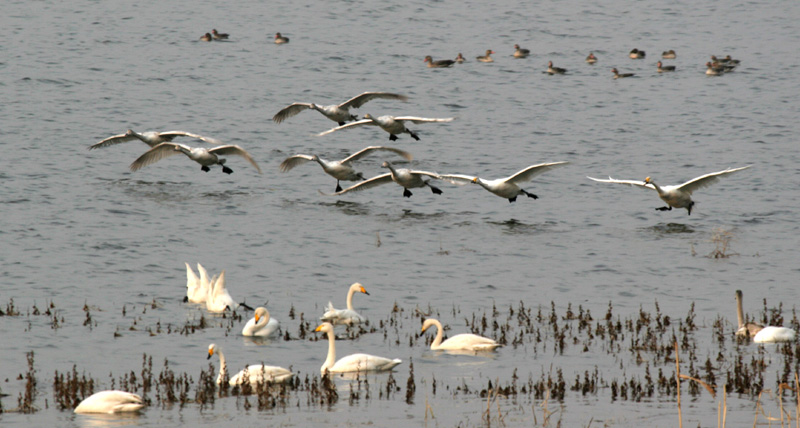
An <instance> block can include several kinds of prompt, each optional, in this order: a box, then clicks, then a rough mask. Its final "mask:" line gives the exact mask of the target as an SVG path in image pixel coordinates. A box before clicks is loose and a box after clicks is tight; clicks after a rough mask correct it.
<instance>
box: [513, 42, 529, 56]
mask: <svg viewBox="0 0 800 428" xmlns="http://www.w3.org/2000/svg"><path fill="white" fill-rule="evenodd" d="M530 54H531V51H530V49H523V48H521V47H519V45H514V58H526V57H527V56H528V55H530Z"/></svg>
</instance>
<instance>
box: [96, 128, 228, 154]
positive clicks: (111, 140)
mask: <svg viewBox="0 0 800 428" xmlns="http://www.w3.org/2000/svg"><path fill="white" fill-rule="evenodd" d="M176 137H191V138H194V139H197V140H202V141H205V142H206V143H210V144H214V145H217V146H218V145H222V141H219V140H217V139H216V138H211V137H206V136H204V135H199V134H193V133H191V132H186V131H168V132H157V131H148V132H142V133H141V134H140V133H138V132H136V131H134V130H132V129H129V130H128V131H127V132H126V133H124V134H119V135H112V136H110V137H108V138H106V139H104V140H102V141H100V142H99V143H96V144H93V145H91V146H89V150H91V149H99V148H101V147H108V146H113V145H114V144H119V143H124V142H126V141H133V140H139V141H142V142H144V143H145V144H147V145H148V146H150V147H155V146H157V145H159V144H161V143H169V142H171V141H172V140H173V139H175V138H176Z"/></svg>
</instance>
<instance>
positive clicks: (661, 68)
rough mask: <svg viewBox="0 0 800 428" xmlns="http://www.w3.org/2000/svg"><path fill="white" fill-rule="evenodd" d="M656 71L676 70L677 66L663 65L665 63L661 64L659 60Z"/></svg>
mask: <svg viewBox="0 0 800 428" xmlns="http://www.w3.org/2000/svg"><path fill="white" fill-rule="evenodd" d="M656 71H658V72H659V73H665V72H670V71H675V66H674V65H663V64H661V61H659V62H658V64H657V68H656Z"/></svg>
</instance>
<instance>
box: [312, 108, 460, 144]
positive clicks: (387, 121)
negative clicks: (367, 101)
mask: <svg viewBox="0 0 800 428" xmlns="http://www.w3.org/2000/svg"><path fill="white" fill-rule="evenodd" d="M454 119H455V118H454V117H446V118H427V117H415V116H380V117H372V115H371V114H369V113H367V114H365V115H364V118H363V119H361V120H358V121H356V122H350V123H346V124H344V125H341V126H337V127H336V128H333V129H329V130H327V131H325V132H320V133H319V134H317V136H319V137H321V136H323V135H328V134H330V133H331V132H334V131H338V130H340V129H345V128H350V127H354V126H364V125H370V126H380V127H381V129H383V130H384V131H386V132H388V133H389V139H390V140H391V141H395V140H397V134H403V133H406V134H408V135H410V136H411V137H412V138H413V139H415V140H417V141H419V137H418V136H417V134H415V133H413V132H411V131H410V130H409V129H408V128H406V126H405V124H404V122H414V123H416V124H420V123H430V122H452V121H453V120H454Z"/></svg>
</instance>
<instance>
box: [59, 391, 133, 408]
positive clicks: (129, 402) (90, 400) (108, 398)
mask: <svg viewBox="0 0 800 428" xmlns="http://www.w3.org/2000/svg"><path fill="white" fill-rule="evenodd" d="M143 407H144V402H143V401H142V397H140V396H138V395H136V394H131V393H130V392H125V391H100V392H96V393H94V394H92V395H90V396H89V397H86V398H85V399H84V400H83V401H81V403H80V404H78V407H76V408H75V413H121V412H138V411H139V410H141V409H142V408H143Z"/></svg>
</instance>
